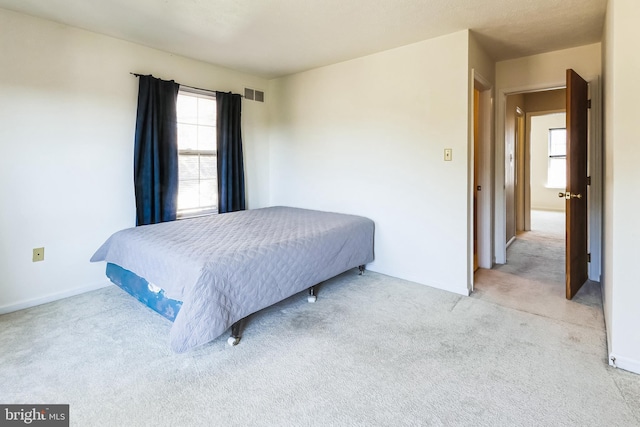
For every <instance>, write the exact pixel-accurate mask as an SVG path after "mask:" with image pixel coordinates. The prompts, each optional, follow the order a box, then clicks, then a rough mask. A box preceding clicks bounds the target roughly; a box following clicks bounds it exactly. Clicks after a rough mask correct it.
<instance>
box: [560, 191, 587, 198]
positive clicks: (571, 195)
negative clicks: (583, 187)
mask: <svg viewBox="0 0 640 427" xmlns="http://www.w3.org/2000/svg"><path fill="white" fill-rule="evenodd" d="M558 197H560V198H561V199H562V198H563V197H564V198H565V199H567V200H569V199H582V194H581V193H578V194H571V192H569V191H567V192H566V193H565V192H563V191H561V192H559V193H558Z"/></svg>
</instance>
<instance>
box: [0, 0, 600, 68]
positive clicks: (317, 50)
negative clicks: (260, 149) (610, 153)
mask: <svg viewBox="0 0 640 427" xmlns="http://www.w3.org/2000/svg"><path fill="white" fill-rule="evenodd" d="M606 3H607V0H0V8H4V9H8V10H13V11H17V12H22V13H26V14H29V15H33V16H38V17H42V18H46V19H50V20H53V21H56V22H60V23H64V24H68V25H72V26H75V27H80V28H84V29H87V30H90V31H94V32H97V33H102V34H107V35H110V36H113V37H117V38H120V39H124V40H128V41H131V42H134V43H138V44H142V45H145V46H149V47H153V48H157V49H160V50H164V51H167V52H171V53H175V54H179V55H183V56H187V57H190V58H195V59H199V60H202V61H206V62H210V63H213V64H217V65H220V66H224V67H228V68H232V69H235V70H238V71H244V72H248V73H251V74H256V75H260V76H263V77H267V78H271V77H277V76H282V75H286V74H291V73H295V72H299V71H303V70H307V69H311V68H315V67H318V66H322V65H328V64H332V63H336V62H340V61H344V60H348V59H352V58H356V57H359V56H363V55H367V54H371V53H375V52H380V51H383V50H386V49H390V48H394V47H398V46H403V45H406V44H409V43H414V42H417V41H421V40H425V39H429V38H433V37H437V36H440V35H444V34H449V33H453V32H456V31H459V30H463V29H466V28H469V29H471V30H472V31H473V33H474V34H475V35H476V37H477V39H478V41H479V42H480V43H481V44H482V45H483V46H484V47H485V49H486V50H487V52H488V53H489V54H490V55H491V56H492V57H493V58H494V59H495V60H498V61H499V60H504V59H510V58H516V57H520V56H527V55H532V54H536V53H542V52H548V51H552V50H557V49H563V48H568V47H574V46H579V45H583V44H589V43H595V42H598V41H600V38H601V35H602V25H603V22H604V14H605V9H606Z"/></svg>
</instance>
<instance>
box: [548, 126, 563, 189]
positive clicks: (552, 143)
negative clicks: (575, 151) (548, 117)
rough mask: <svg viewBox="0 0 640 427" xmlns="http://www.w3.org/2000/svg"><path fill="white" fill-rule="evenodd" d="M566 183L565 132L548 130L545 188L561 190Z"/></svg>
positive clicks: (561, 129)
mask: <svg viewBox="0 0 640 427" xmlns="http://www.w3.org/2000/svg"><path fill="white" fill-rule="evenodd" d="M566 183H567V130H566V129H565V128H558V129H549V163H548V168H547V187H551V188H562V189H564V188H565V187H566Z"/></svg>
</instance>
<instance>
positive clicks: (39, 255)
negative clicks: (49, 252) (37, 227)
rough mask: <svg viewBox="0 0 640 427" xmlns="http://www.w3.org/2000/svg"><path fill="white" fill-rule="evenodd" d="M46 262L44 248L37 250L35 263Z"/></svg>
mask: <svg viewBox="0 0 640 427" xmlns="http://www.w3.org/2000/svg"><path fill="white" fill-rule="evenodd" d="M38 261H44V248H35V249H34V250H33V262H38Z"/></svg>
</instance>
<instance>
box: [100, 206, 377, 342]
mask: <svg viewBox="0 0 640 427" xmlns="http://www.w3.org/2000/svg"><path fill="white" fill-rule="evenodd" d="M373 238H374V223H373V221H372V220H370V219H368V218H364V217H361V216H355V215H346V214H339V213H332V212H321V211H313V210H307V209H298V208H290V207H282V206H280V207H271V208H264V209H255V210H248V211H241V212H233V213H226V214H222V215H210V216H206V217H199V218H190V219H185V220H179V221H172V222H166V223H161V224H153V225H145V226H140V227H134V228H129V229H126V230H122V231H119V232H117V233H114V234H113V235H112V236H111V237H109V239H107V241H106V242H105V243H104V244H103V245H102V246H101V247H100V248H99V249H98V250H97V251H96V253H95V254H94V256H93V257H92V258H91V261H93V262H96V261H106V262H108V263H111V264H115V265H117V266H119V267H121V268H122V269H125V270H128V271H130V272H132V273H134V274H136V275H137V276H139V277H141V278H144V279H145V280H146V281H147V282H149V283H152V284H153V285H155V286H157V287H159V288H161V289H162V290H163V292H164V296H165V297H167V298H170V299H173V300H176V301H182V306H181V308H180V310H179V312H178V313H177V315H176V316H175V319H174V324H173V327H172V329H171V336H170V341H171V348H172V349H173V350H174V351H176V352H184V351H187V350H188V349H190V348H193V347H195V346H197V345H202V344H204V343H207V342H209V341H211V340H213V339H215V338H217V337H218V336H219V335H220V334H222V333H223V332H224V331H226V330H227V329H228V328H229V327H230V326H231V325H232V324H233V323H235V322H236V321H238V320H240V319H242V318H244V317H246V316H248V315H250V314H252V313H255V312H256V311H258V310H261V309H263V308H265V307H268V306H270V305H272V304H275V303H276V302H279V301H281V300H283V299H285V298H287V297H289V296H291V295H293V294H295V293H297V292H300V291H302V290H304V289H306V288H308V287H311V286H313V285H316V284H318V283H320V282H322V281H324V280H327V279H329V278H331V277H334V276H336V275H338V274H340V273H342V272H344V271H347V270H349V269H351V268H354V267H357V266H359V265H365V264H367V263H370V262H371V261H373Z"/></svg>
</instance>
